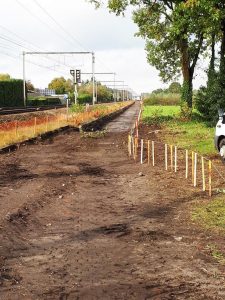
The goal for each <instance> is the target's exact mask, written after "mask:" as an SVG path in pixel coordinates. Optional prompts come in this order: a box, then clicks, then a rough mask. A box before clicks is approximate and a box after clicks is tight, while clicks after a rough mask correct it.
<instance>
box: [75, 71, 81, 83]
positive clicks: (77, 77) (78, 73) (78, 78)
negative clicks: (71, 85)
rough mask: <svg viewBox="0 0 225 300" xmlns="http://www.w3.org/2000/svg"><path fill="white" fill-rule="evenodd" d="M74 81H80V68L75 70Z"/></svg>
mask: <svg viewBox="0 0 225 300" xmlns="http://www.w3.org/2000/svg"><path fill="white" fill-rule="evenodd" d="M76 83H81V70H76Z"/></svg>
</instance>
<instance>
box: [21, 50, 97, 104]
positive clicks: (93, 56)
mask: <svg viewBox="0 0 225 300" xmlns="http://www.w3.org/2000/svg"><path fill="white" fill-rule="evenodd" d="M67 54H68V55H76V54H77V55H79V54H91V55H92V73H91V74H92V77H93V100H92V101H93V104H94V103H95V54H94V52H89V51H66V52H51V51H47V52H36V51H34V52H25V51H23V98H24V106H26V73H25V55H67Z"/></svg>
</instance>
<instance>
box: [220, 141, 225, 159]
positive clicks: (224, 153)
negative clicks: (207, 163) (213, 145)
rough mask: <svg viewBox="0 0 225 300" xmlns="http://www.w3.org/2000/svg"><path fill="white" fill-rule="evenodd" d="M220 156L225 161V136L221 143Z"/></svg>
mask: <svg viewBox="0 0 225 300" xmlns="http://www.w3.org/2000/svg"><path fill="white" fill-rule="evenodd" d="M219 149H220V156H221V159H222V161H223V162H224V163H225V138H223V139H222V140H221V141H220V143H219Z"/></svg>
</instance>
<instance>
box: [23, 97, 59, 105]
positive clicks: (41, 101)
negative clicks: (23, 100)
mask: <svg viewBox="0 0 225 300" xmlns="http://www.w3.org/2000/svg"><path fill="white" fill-rule="evenodd" d="M59 104H62V103H61V101H60V99H59V98H57V97H54V98H53V97H49V98H46V97H37V98H33V99H28V100H27V105H28V106H45V105H46V106H47V105H59Z"/></svg>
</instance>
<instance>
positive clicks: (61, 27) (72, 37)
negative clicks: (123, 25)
mask: <svg viewBox="0 0 225 300" xmlns="http://www.w3.org/2000/svg"><path fill="white" fill-rule="evenodd" d="M33 2H34V3H35V4H36V5H37V6H38V7H39V8H40V9H41V10H42V11H43V12H44V13H45V14H46V15H47V16H48V17H49V18H50V19H51V20H52V21H53V22H54V23H55V24H56V25H57V26H58V27H59V28H60V29H61V30H62V31H63V32H64V33H66V34H67V36H69V37H70V38H71V39H72V40H73V41H75V43H77V44H78V45H79V46H80V47H81V48H83V49H84V50H86V51H87V49H86V48H87V47H84V45H82V44H81V42H80V41H78V40H77V39H76V38H75V37H74V36H73V35H72V34H71V33H70V32H69V31H68V30H66V29H65V28H64V27H63V26H62V25H61V24H60V23H59V22H58V21H57V20H56V19H55V18H54V17H53V16H52V15H51V14H50V13H49V12H48V11H47V10H46V9H45V8H44V7H43V6H41V5H40V3H39V2H38V1H37V0H33ZM96 59H97V60H98V61H99V62H100V63H101V64H102V65H103V66H105V67H106V69H108V70H109V68H108V67H107V66H106V65H105V64H104V63H103V62H102V61H101V60H100V59H99V58H96Z"/></svg>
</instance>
